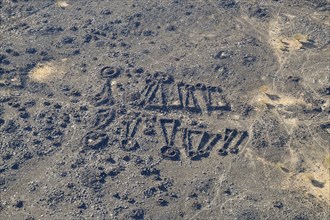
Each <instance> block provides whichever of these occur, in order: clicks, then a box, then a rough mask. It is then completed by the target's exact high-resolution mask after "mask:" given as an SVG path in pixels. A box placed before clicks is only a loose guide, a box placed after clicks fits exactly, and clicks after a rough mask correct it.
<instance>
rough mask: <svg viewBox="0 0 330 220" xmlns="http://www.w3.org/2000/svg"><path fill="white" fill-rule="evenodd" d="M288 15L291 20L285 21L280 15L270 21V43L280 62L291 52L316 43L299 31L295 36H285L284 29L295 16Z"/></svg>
mask: <svg viewBox="0 0 330 220" xmlns="http://www.w3.org/2000/svg"><path fill="white" fill-rule="evenodd" d="M286 17H287V18H288V20H289V21H287V22H283V21H281V18H280V17H277V18H276V19H274V20H272V21H271V22H270V23H269V31H268V37H269V44H270V45H271V47H272V48H273V50H274V53H275V55H276V56H277V58H278V61H279V63H280V64H282V63H283V61H284V60H285V58H286V57H287V56H288V55H289V54H291V53H294V52H295V51H298V50H301V49H306V48H307V47H313V45H314V42H313V41H312V40H311V39H310V38H309V36H308V35H306V34H301V33H297V34H294V35H293V36H283V34H282V33H281V32H282V30H285V29H286V28H287V26H289V25H290V20H291V19H293V18H294V17H293V16H291V15H286Z"/></svg>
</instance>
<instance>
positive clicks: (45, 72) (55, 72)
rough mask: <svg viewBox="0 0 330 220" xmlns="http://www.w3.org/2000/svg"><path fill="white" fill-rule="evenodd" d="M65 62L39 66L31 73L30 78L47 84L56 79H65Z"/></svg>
mask: <svg viewBox="0 0 330 220" xmlns="http://www.w3.org/2000/svg"><path fill="white" fill-rule="evenodd" d="M65 61H66V60H62V61H61V62H59V63H54V62H48V63H43V64H38V65H37V66H36V67H35V68H34V69H32V70H31V71H30V73H29V77H30V79H31V80H33V81H37V82H47V81H49V80H51V79H54V78H58V77H63V75H64V73H65Z"/></svg>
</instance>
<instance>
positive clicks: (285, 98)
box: [255, 93, 307, 106]
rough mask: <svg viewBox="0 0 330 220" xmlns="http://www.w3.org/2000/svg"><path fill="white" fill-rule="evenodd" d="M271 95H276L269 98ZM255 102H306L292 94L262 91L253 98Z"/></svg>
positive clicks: (299, 103)
mask: <svg viewBox="0 0 330 220" xmlns="http://www.w3.org/2000/svg"><path fill="white" fill-rule="evenodd" d="M271 96H276V98H273V99H272V98H270V97H271ZM255 102H256V103H258V104H269V105H273V106H278V105H282V106H292V105H307V103H306V102H305V101H304V100H302V99H298V98H295V97H292V96H287V95H283V94H281V95H278V94H276V95H275V94H274V93H262V94H259V95H258V96H257V97H256V98H255Z"/></svg>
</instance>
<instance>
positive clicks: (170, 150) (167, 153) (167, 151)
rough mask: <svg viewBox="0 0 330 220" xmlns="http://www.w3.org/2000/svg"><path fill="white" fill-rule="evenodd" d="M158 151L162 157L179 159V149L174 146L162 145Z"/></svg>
mask: <svg viewBox="0 0 330 220" xmlns="http://www.w3.org/2000/svg"><path fill="white" fill-rule="evenodd" d="M160 152H161V155H162V157H163V158H164V159H168V160H180V151H179V150H178V149H177V148H175V147H169V146H164V147H162V148H161V149H160Z"/></svg>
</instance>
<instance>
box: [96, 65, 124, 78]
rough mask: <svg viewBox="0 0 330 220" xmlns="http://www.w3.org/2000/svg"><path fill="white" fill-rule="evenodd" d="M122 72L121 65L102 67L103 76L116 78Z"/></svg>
mask: <svg viewBox="0 0 330 220" xmlns="http://www.w3.org/2000/svg"><path fill="white" fill-rule="evenodd" d="M121 72H122V69H121V68H119V67H112V66H106V67H103V68H102V69H101V76H102V78H116V77H117V76H119V75H120V74H121Z"/></svg>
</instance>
